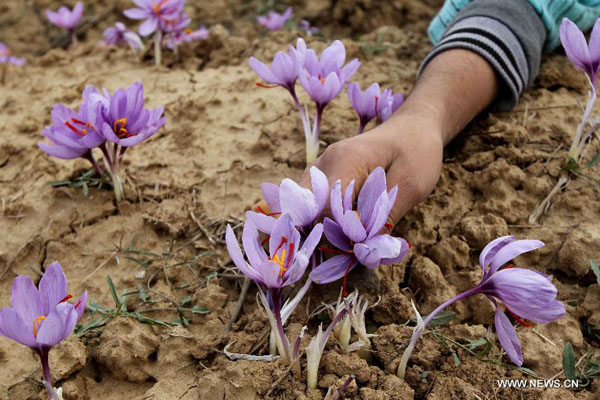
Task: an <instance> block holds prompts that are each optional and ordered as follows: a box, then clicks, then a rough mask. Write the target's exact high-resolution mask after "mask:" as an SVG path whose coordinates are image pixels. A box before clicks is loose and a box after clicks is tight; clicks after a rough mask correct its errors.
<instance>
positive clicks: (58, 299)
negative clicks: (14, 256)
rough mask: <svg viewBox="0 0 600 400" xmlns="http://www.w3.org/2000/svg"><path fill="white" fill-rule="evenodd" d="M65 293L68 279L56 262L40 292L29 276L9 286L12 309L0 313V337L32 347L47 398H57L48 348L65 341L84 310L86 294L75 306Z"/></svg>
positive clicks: (41, 283)
mask: <svg viewBox="0 0 600 400" xmlns="http://www.w3.org/2000/svg"><path fill="white" fill-rule="evenodd" d="M71 297H72V296H70V295H69V294H68V292H67V279H66V277H65V274H64V273H63V270H62V267H61V265H60V264H59V263H57V262H53V263H52V264H50V265H49V266H48V268H47V269H46V272H45V274H44V276H43V277H42V279H41V280H40V284H39V289H38V288H36V287H35V284H34V283H33V282H32V280H31V278H29V277H28V276H22V275H21V276H17V277H16V278H15V280H14V281H13V285H12V306H11V307H4V308H3V309H2V310H0V335H1V336H4V337H6V338H8V339H11V340H14V341H15V342H17V343H20V344H23V345H25V346H29V347H31V348H32V349H33V350H34V351H35V352H36V353H38V355H39V356H40V359H41V362H42V367H43V370H44V379H45V380H46V387H47V388H48V391H49V397H50V398H51V399H56V394H55V393H54V389H53V388H52V377H51V375H50V366H49V363H48V354H49V352H50V349H51V348H52V347H53V346H55V345H57V344H58V343H60V342H62V341H63V340H65V339H66V338H67V337H68V336H69V335H70V334H71V333H72V332H73V329H74V328H75V324H76V323H77V321H79V319H80V318H81V316H82V315H83V312H84V311H85V305H86V302H87V297H88V294H87V291H86V292H84V293H83V295H82V296H81V297H80V298H79V300H78V301H77V302H76V303H75V304H71V303H69V302H68V300H69V299H70V298H71Z"/></svg>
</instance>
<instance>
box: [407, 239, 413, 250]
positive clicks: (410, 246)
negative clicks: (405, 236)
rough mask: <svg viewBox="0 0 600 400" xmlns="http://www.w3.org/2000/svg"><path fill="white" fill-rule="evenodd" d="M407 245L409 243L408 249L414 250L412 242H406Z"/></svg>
mask: <svg viewBox="0 0 600 400" xmlns="http://www.w3.org/2000/svg"><path fill="white" fill-rule="evenodd" d="M406 243H408V248H409V249H412V248H413V244H412V243H411V242H409V241H408V240H407V241H406Z"/></svg>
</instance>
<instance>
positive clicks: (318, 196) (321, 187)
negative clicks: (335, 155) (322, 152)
mask: <svg viewBox="0 0 600 400" xmlns="http://www.w3.org/2000/svg"><path fill="white" fill-rule="evenodd" d="M310 182H311V185H312V192H313V195H314V198H315V202H316V203H315V204H316V206H317V207H316V213H317V215H318V214H320V213H321V211H323V209H324V208H325V206H326V205H327V198H328V197H329V182H328V181H327V176H325V174H324V173H323V172H322V171H321V170H320V169H319V168H317V167H310Z"/></svg>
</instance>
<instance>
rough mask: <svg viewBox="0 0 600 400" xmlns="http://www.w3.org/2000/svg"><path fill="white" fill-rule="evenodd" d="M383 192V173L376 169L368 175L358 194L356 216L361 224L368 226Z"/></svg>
mask: <svg viewBox="0 0 600 400" xmlns="http://www.w3.org/2000/svg"><path fill="white" fill-rule="evenodd" d="M383 192H386V193H387V187H386V182H385V171H384V170H383V168H381V167H377V168H375V169H374V170H373V172H371V173H370V174H369V177H368V178H367V180H366V181H365V183H364V185H363V187H362V188H361V189H360V193H359V194H358V214H359V215H360V218H361V221H362V222H363V224H365V225H368V224H369V221H370V219H371V213H372V212H373V210H374V208H375V203H376V202H377V200H378V199H379V196H381V193H383Z"/></svg>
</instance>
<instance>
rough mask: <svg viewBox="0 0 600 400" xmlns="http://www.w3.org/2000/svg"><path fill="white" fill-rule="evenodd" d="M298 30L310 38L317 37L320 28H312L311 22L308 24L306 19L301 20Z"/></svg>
mask: <svg viewBox="0 0 600 400" xmlns="http://www.w3.org/2000/svg"><path fill="white" fill-rule="evenodd" d="M298 28H299V29H300V30H301V31H303V32H305V33H306V34H307V35H308V36H312V35H316V34H317V33H319V28H317V27H316V26H311V25H310V22H308V21H307V20H305V19H303V20H300V24H298Z"/></svg>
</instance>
